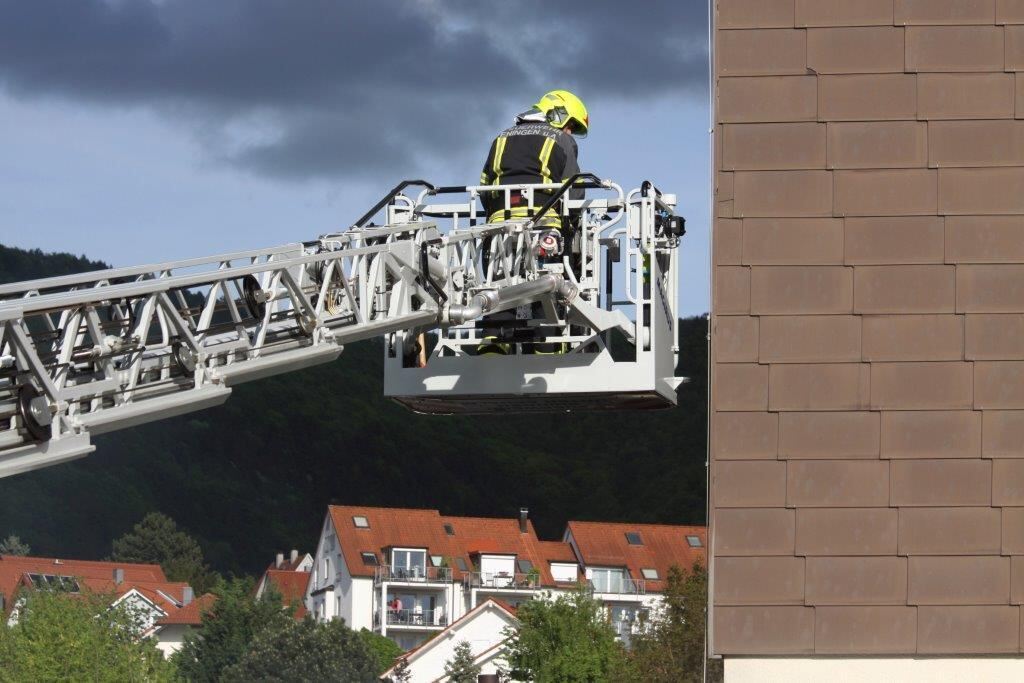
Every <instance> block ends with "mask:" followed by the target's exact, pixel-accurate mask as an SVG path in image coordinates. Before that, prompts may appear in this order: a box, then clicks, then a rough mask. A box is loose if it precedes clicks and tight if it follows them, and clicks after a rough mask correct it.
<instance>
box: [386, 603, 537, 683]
mask: <svg viewBox="0 0 1024 683" xmlns="http://www.w3.org/2000/svg"><path fill="white" fill-rule="evenodd" d="M516 625H518V621H517V620H516V615H515V608H513V607H510V606H509V605H507V604H504V603H502V602H501V601H499V600H495V599H494V598H487V599H486V600H484V601H483V602H481V603H480V604H479V605H477V606H476V607H474V608H473V609H471V610H470V611H469V612H467V613H466V614H464V615H462V616H461V617H460V618H459V619H457V620H455V621H454V622H452V624H451V625H449V626H447V627H446V628H445V629H444V630H443V631H441V632H440V633H438V634H437V635H436V636H435V637H434V638H431V639H430V640H428V641H426V642H425V643H423V644H422V645H420V646H419V647H417V648H416V649H414V650H412V651H411V652H409V653H407V654H406V655H405V659H406V661H407V662H408V665H409V673H410V674H411V678H410V680H413V681H424V683H425V682H426V681H431V682H432V683H441V682H442V681H447V680H448V677H447V676H445V673H444V665H445V664H446V663H448V662H449V661H450V660H451V659H452V657H453V656H454V654H455V646H456V645H458V644H459V643H461V642H463V641H465V642H467V643H469V647H470V651H471V652H472V653H473V655H474V658H473V663H474V664H476V665H477V666H479V667H480V674H481V675H497V674H498V673H499V672H500V671H502V670H507V669H508V666H507V665H506V664H505V661H504V660H503V658H502V650H503V646H504V643H505V630H506V629H507V628H509V627H515V626H516ZM396 664H397V663H396ZM394 671H395V667H391V668H390V669H388V670H387V671H385V672H384V673H383V674H381V676H380V678H381V680H384V681H387V680H390V679H391V676H392V675H393V674H394Z"/></svg>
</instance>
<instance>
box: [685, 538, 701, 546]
mask: <svg viewBox="0 0 1024 683" xmlns="http://www.w3.org/2000/svg"><path fill="white" fill-rule="evenodd" d="M686 542H687V543H689V544H690V547H691V548H700V547H701V546H703V545H704V544H703V543H701V542H700V536H687V537H686Z"/></svg>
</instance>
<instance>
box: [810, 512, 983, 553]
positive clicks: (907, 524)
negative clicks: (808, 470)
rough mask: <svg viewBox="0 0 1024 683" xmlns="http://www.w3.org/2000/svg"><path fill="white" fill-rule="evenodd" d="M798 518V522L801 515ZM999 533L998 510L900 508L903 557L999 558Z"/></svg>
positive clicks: (900, 539) (900, 550)
mask: <svg viewBox="0 0 1024 683" xmlns="http://www.w3.org/2000/svg"><path fill="white" fill-rule="evenodd" d="M797 515H798V517H797V519H799V512H797ZM1000 529H1001V517H1000V513H999V509H998V508H990V507H978V508H956V507H954V508H912V507H905V508H900V510H899V550H898V551H897V552H898V554H900V555H999V553H1000V548H1001V547H1002V541H1001V538H1000ZM798 535H799V532H798Z"/></svg>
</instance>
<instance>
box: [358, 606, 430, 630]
mask: <svg viewBox="0 0 1024 683" xmlns="http://www.w3.org/2000/svg"><path fill="white" fill-rule="evenodd" d="M385 614H386V616H385V619H386V622H387V626H388V628H389V629H390V628H409V629H416V630H420V629H439V628H444V627H446V626H448V615H447V614H445V611H444V610H443V609H428V610H423V609H387V610H386V611H385ZM380 621H381V613H380V612H379V611H378V612H374V613H373V627H374V628H375V629H379V628H380Z"/></svg>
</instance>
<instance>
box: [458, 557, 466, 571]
mask: <svg viewBox="0 0 1024 683" xmlns="http://www.w3.org/2000/svg"><path fill="white" fill-rule="evenodd" d="M455 565H456V566H457V567H458V568H459V571H460V572H468V571H469V566H468V565H467V564H466V558H464V557H456V558H455Z"/></svg>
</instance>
